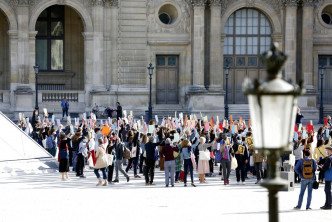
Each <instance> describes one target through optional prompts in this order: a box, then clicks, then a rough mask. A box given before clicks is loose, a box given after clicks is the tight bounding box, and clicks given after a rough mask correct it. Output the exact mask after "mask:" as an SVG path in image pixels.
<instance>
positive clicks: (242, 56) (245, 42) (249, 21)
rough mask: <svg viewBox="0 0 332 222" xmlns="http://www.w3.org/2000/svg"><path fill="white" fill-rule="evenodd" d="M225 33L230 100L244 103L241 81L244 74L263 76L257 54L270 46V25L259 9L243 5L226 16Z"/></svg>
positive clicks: (245, 98)
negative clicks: (243, 6)
mask: <svg viewBox="0 0 332 222" xmlns="http://www.w3.org/2000/svg"><path fill="white" fill-rule="evenodd" d="M224 33H225V34H226V37H225V40H224V52H223V53H224V65H225V66H226V65H227V64H228V65H229V66H230V67H231V69H230V73H229V74H230V75H229V87H228V89H229V91H228V95H229V103H232V104H246V103H248V101H247V97H246V96H245V95H244V94H243V92H242V83H243V80H244V79H245V78H246V77H249V78H251V79H255V78H258V79H259V78H261V77H263V76H265V71H264V67H263V65H262V63H261V61H260V58H259V55H260V54H261V53H263V52H265V51H267V50H268V49H269V48H270V45H271V33H272V28H271V24H270V22H269V20H268V19H267V17H266V16H265V15H264V14H263V13H262V12H260V11H259V10H257V9H253V8H242V9H239V10H237V11H235V12H234V13H233V14H232V15H231V16H230V17H229V18H228V20H227V22H226V24H225V26H224ZM224 88H225V87H224Z"/></svg>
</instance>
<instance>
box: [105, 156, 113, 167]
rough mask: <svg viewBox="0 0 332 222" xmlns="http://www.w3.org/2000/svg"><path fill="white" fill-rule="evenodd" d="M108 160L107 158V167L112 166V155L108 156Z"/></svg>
mask: <svg viewBox="0 0 332 222" xmlns="http://www.w3.org/2000/svg"><path fill="white" fill-rule="evenodd" d="M106 158H107V165H108V166H112V164H113V159H114V156H113V155H112V154H106Z"/></svg>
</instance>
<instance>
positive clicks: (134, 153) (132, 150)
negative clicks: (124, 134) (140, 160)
mask: <svg viewBox="0 0 332 222" xmlns="http://www.w3.org/2000/svg"><path fill="white" fill-rule="evenodd" d="M136 154H137V147H136V146H134V147H133V148H131V154H130V156H131V158H135V157H136Z"/></svg>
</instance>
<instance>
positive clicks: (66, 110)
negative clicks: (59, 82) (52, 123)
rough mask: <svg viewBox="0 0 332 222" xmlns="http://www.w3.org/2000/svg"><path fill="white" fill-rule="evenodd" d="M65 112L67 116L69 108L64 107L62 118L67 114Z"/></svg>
mask: <svg viewBox="0 0 332 222" xmlns="http://www.w3.org/2000/svg"><path fill="white" fill-rule="evenodd" d="M65 114H66V116H68V109H66V108H65V109H64V108H62V118H63V117H64V116H65Z"/></svg>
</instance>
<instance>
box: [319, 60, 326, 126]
mask: <svg viewBox="0 0 332 222" xmlns="http://www.w3.org/2000/svg"><path fill="white" fill-rule="evenodd" d="M325 69H326V67H325V66H324V65H321V66H319V71H320V105H319V122H318V124H324V104H323V82H324V74H325Z"/></svg>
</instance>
